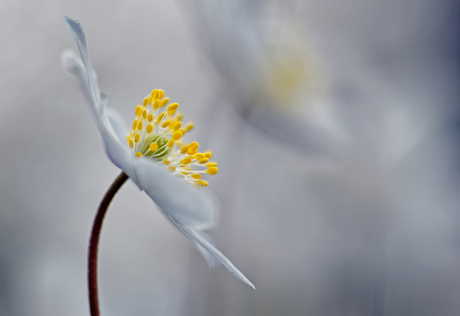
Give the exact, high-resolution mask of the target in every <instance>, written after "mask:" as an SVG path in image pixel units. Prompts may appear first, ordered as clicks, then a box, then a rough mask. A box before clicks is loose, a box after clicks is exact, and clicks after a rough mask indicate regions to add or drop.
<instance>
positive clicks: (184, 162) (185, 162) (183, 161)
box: [181, 158, 192, 165]
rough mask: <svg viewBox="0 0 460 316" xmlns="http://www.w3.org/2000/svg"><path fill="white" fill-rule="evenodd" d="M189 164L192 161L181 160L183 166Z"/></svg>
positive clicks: (188, 159)
mask: <svg viewBox="0 0 460 316" xmlns="http://www.w3.org/2000/svg"><path fill="white" fill-rule="evenodd" d="M191 162H192V159H190V158H184V159H182V160H181V164H183V165H188V164H189V163H191Z"/></svg>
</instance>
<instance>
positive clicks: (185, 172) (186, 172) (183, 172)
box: [180, 171, 190, 175]
mask: <svg viewBox="0 0 460 316" xmlns="http://www.w3.org/2000/svg"><path fill="white" fill-rule="evenodd" d="M180 173H182V174H185V175H187V174H189V173H190V172H188V171H181V172H180Z"/></svg>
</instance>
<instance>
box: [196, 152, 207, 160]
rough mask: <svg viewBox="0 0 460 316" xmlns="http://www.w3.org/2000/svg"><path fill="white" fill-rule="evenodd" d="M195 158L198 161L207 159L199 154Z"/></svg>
mask: <svg viewBox="0 0 460 316" xmlns="http://www.w3.org/2000/svg"><path fill="white" fill-rule="evenodd" d="M195 158H196V159H197V160H201V159H203V158H205V157H204V155H203V154H202V153H197V154H195Z"/></svg>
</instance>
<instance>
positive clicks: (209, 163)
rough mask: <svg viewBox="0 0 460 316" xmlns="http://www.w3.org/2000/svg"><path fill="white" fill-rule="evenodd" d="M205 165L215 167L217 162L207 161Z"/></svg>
mask: <svg viewBox="0 0 460 316" xmlns="http://www.w3.org/2000/svg"><path fill="white" fill-rule="evenodd" d="M206 167H209V168H211V167H217V162H208V163H207V164H206Z"/></svg>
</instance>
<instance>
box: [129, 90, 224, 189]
mask: <svg viewBox="0 0 460 316" xmlns="http://www.w3.org/2000/svg"><path fill="white" fill-rule="evenodd" d="M164 94H165V93H164V91H163V90H157V89H155V90H153V91H152V93H151V94H150V96H147V97H146V98H144V101H143V103H142V106H141V105H138V106H137V107H136V118H135V119H134V122H133V127H132V130H131V132H130V133H129V134H128V135H127V137H126V138H127V141H128V144H129V148H131V150H132V152H133V155H134V156H135V157H138V158H140V157H144V158H147V159H151V160H153V161H154V162H156V163H159V164H161V165H163V166H165V168H166V169H167V170H168V171H170V172H172V173H173V174H174V175H177V176H179V177H181V178H184V179H185V180H187V181H189V182H190V183H192V184H194V185H196V186H207V185H208V182H206V181H205V180H202V179H201V177H202V175H203V174H205V173H207V174H210V175H215V174H217V172H218V168H217V163H216V162H211V161H209V160H210V159H211V157H212V153H211V152H210V151H207V152H198V147H199V144H198V143H197V142H191V143H189V144H184V143H183V142H182V136H184V134H185V133H187V132H189V131H191V130H192V129H193V126H194V125H193V123H191V122H190V123H188V124H186V125H185V126H182V118H183V115H182V113H180V112H177V108H178V107H179V104H177V103H171V104H169V105H168V103H169V98H167V97H164ZM166 106H167V107H166Z"/></svg>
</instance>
